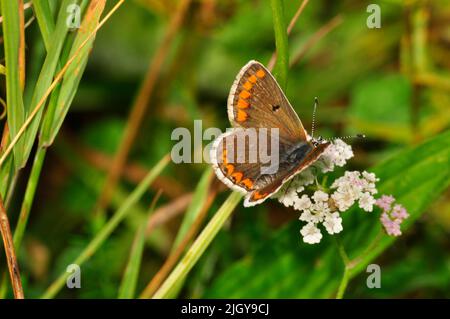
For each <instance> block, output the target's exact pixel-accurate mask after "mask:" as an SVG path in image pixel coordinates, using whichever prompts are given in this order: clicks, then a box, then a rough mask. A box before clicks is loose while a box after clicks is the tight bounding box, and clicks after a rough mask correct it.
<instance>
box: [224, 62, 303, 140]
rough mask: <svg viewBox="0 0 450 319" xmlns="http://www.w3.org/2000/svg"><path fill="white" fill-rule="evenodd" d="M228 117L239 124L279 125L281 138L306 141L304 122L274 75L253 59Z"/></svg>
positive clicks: (242, 75) (235, 87) (235, 90)
mask: <svg viewBox="0 0 450 319" xmlns="http://www.w3.org/2000/svg"><path fill="white" fill-rule="evenodd" d="M228 117H229V119H230V122H231V123H232V124H233V125H234V126H235V127H244V128H260V127H268V128H270V127H277V128H279V130H280V140H281V142H283V141H284V140H287V141H291V142H292V141H299V140H304V141H306V132H305V129H304V128H303V125H302V123H301V121H300V119H299V117H298V116H297V113H295V111H294V109H293V108H292V106H291V105H290V103H289V101H288V100H287V98H286V96H285V95H284V93H283V91H282V90H281V88H280V86H279V85H278V83H277V82H276V80H275V78H274V77H273V76H272V74H271V73H270V72H269V70H267V69H266V68H265V67H264V66H263V65H262V64H261V63H259V62H257V61H250V62H249V63H247V64H246V65H245V66H244V67H243V68H242V69H241V71H240V72H239V74H238V76H237V77H236V80H235V81H234V83H233V86H232V88H231V91H230V95H229V98H228Z"/></svg>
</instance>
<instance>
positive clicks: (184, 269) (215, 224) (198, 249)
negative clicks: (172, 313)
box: [153, 192, 242, 299]
mask: <svg viewBox="0 0 450 319" xmlns="http://www.w3.org/2000/svg"><path fill="white" fill-rule="evenodd" d="M241 199H242V195H241V194H239V193H237V192H233V193H231V194H230V196H228V198H227V199H226V200H225V202H224V203H223V204H222V206H221V207H220V208H219V210H218V211H217V212H216V214H215V215H214V216H213V218H212V219H211V220H210V221H209V223H208V224H207V225H206V227H205V228H204V229H203V231H202V232H201V233H200V235H199V236H198V237H197V239H196V240H195V241H194V243H193V244H192V246H191V248H189V250H188V252H187V253H186V254H185V255H184V256H183V258H182V259H181V260H180V262H179V263H178V265H177V266H176V267H175V269H174V270H173V271H172V273H171V274H170V275H169V277H167V279H166V281H164V283H163V284H162V285H161V287H160V288H159V289H158V291H156V293H155V294H154V296H153V298H155V299H161V298H171V297H173V296H174V295H175V294H176V292H177V291H178V283H179V282H180V281H183V280H184V279H185V278H186V275H187V274H188V273H189V271H190V270H191V269H192V267H194V266H195V264H196V263H197V261H198V260H199V259H200V257H201V256H202V255H203V253H204V252H205V250H206V248H208V246H209V244H211V242H212V240H213V239H214V238H215V237H216V235H217V233H218V232H219V230H220V229H221V228H222V226H223V224H224V223H225V222H226V221H227V220H228V218H229V217H230V215H231V213H232V212H233V211H234V209H235V207H236V206H237V204H238V203H239V202H240V201H241Z"/></svg>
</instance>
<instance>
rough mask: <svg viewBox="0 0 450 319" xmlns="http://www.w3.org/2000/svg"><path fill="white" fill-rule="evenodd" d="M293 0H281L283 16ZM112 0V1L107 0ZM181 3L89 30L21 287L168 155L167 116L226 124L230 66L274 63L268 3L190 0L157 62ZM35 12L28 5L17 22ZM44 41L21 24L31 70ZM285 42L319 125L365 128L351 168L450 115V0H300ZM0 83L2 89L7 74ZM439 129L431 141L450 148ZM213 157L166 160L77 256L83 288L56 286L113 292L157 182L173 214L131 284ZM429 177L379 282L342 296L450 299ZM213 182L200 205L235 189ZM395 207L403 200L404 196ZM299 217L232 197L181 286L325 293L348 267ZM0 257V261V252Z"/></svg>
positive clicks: (165, 250)
mask: <svg viewBox="0 0 450 319" xmlns="http://www.w3.org/2000/svg"><path fill="white" fill-rule="evenodd" d="M301 2H302V1H297V0H286V1H284V5H285V16H286V19H287V21H289V20H290V19H291V17H292V16H293V15H294V14H295V12H296V11H297V9H298V8H299V6H300V4H301ZM370 3H377V4H378V5H379V6H380V8H381V28H379V29H377V28H375V29H369V28H368V27H367V25H366V20H367V18H368V17H369V15H370V14H371V13H368V12H367V11H366V8H367V6H368V5H369V4H370ZM113 4H114V3H112V2H111V3H108V4H107V6H106V9H105V11H108V9H110V8H111V7H112V6H113ZM178 4H179V1H175V0H165V1H159V0H128V1H126V2H125V4H124V5H123V6H122V7H121V8H120V9H119V10H118V11H117V13H115V14H114V15H113V16H112V17H111V19H110V20H108V21H107V23H106V24H105V26H104V27H103V28H102V29H100V31H99V32H98V35H97V37H96V39H95V42H94V46H93V49H92V50H91V52H90V55H89V60H88V64H87V67H86V70H85V73H84V75H83V78H82V80H81V83H80V85H79V88H78V91H77V92H76V95H75V99H74V101H73V103H72V105H71V108H70V111H69V114H68V116H67V118H66V120H65V122H64V124H63V127H62V129H61V131H60V133H59V134H58V136H57V138H56V141H55V143H54V144H53V145H52V147H50V148H49V151H48V154H47V156H46V158H45V162H44V166H43V169H42V173H41V177H40V180H39V184H38V186H37V192H36V196H35V199H34V203H33V206H32V210H31V216H30V220H29V225H28V227H27V230H26V232H25V236H24V242H23V245H22V249H21V250H20V251H19V252H18V258H19V263H20V266H21V272H22V280H23V284H24V291H25V293H26V296H27V297H39V296H40V295H41V294H42V293H43V292H44V291H45V289H46V288H47V287H48V285H49V284H50V283H51V282H52V281H53V280H54V279H55V278H56V277H57V275H58V274H60V273H61V272H64V270H65V268H66V267H67V265H68V264H70V263H71V261H72V260H73V259H74V258H75V257H76V256H77V255H78V254H79V253H80V251H81V250H82V249H83V248H84V247H85V246H86V245H87V244H88V243H89V242H90V241H91V239H92V237H93V236H94V235H95V234H96V233H98V231H99V229H101V228H102V227H103V225H104V223H105V221H106V220H107V219H108V218H109V216H111V214H112V213H113V212H114V211H115V209H116V208H117V207H118V206H119V205H120V204H121V203H122V202H123V201H124V198H126V196H127V195H128V194H129V193H130V192H131V191H132V190H133V189H134V187H135V186H136V185H137V184H138V183H139V181H140V180H142V178H143V177H144V175H145V174H146V172H147V171H148V170H149V169H151V168H152V167H153V165H155V163H157V162H158V161H159V160H160V159H161V158H162V157H163V156H164V155H165V154H167V153H169V152H170V150H171V148H172V146H173V145H174V144H175V142H174V141H172V140H171V138H170V136H171V132H172V130H173V129H174V128H177V127H187V128H189V129H190V130H193V124H194V120H195V119H202V120H203V128H207V127H219V128H221V129H222V130H224V129H225V128H227V127H229V126H230V125H229V122H228V119H227V112H226V100H227V95H228V92H229V89H230V86H231V83H232V82H233V80H234V78H235V76H236V74H237V72H238V71H239V69H240V68H241V67H242V66H243V65H244V64H245V63H247V62H248V61H249V60H251V59H255V60H259V61H261V62H262V63H264V64H267V63H268V61H269V60H270V57H271V55H272V53H273V52H274V49H275V41H274V31H273V22H272V11H271V7H270V2H269V1H268V0H259V1H258V0H195V1H192V2H191V3H190V4H189V5H188V8H187V9H186V13H185V17H184V19H183V21H182V23H181V25H180V26H179V28H175V30H174V35H173V37H172V38H171V39H170V40H169V43H168V44H167V50H166V52H164V54H163V55H162V57H161V58H160V59H159V61H157V62H154V60H155V55H156V56H157V55H158V52H159V51H158V50H161V46H164V45H165V42H164V41H165V39H167V32H168V31H167V30H168V29H169V28H171V25H173V23H174V22H173V20H174V16H176V15H177V5H178ZM32 11H33V10H32V9H29V10H27V11H26V19H27V20H28V19H31V17H32V16H33V12H32ZM71 32H76V31H71ZM43 50H44V47H43V42H42V38H41V35H40V31H39V28H38V25H37V23H36V22H35V21H34V22H31V24H30V25H29V26H28V27H27V29H26V57H27V69H29V70H32V69H33V68H34V67H38V66H39V65H40V63H41V62H40V57H41V56H42V52H43ZM289 52H290V61H291V62H292V63H293V65H292V67H291V68H290V71H289V75H288V86H287V90H286V95H287V97H288V98H289V100H290V102H291V103H292V105H293V106H294V108H295V109H296V111H297V113H298V114H299V116H300V118H301V119H302V122H303V124H304V126H305V128H306V129H307V130H309V128H310V127H311V117H312V105H313V102H314V97H315V96H317V97H318V98H319V101H320V107H319V109H318V114H317V126H318V128H317V130H318V132H319V134H320V135H322V136H325V137H331V136H339V135H348V134H355V133H359V132H362V133H364V134H365V135H366V136H367V138H366V139H365V140H355V141H352V142H351V144H352V146H353V149H354V152H355V157H354V158H353V159H352V160H351V161H350V164H349V166H348V167H347V168H346V169H349V170H352V169H368V168H370V167H372V166H374V165H377V164H378V163H379V162H382V161H386V160H389V159H390V158H391V157H393V156H396V154H399V153H400V152H402V151H403V150H404V149H409V148H411V147H414V146H415V145H421V144H422V143H423V142H425V141H427V140H429V139H432V138H433V137H435V136H437V135H439V134H443V132H445V131H446V130H448V128H449V127H450V59H449V56H450V6H449V3H448V1H446V0H436V1H413V0H411V1H406V0H405V1H400V0H390V1H358V0H343V1H331V0H329V1H325V0H323V1H316V0H314V1H309V3H308V4H307V5H306V7H305V8H304V11H303V12H302V14H301V16H300V18H299V20H298V22H297V24H296V26H295V28H294V29H293V31H292V33H291V35H290V36H289ZM151 63H157V64H158V65H160V67H161V72H159V73H158V74H157V76H156V79H155V87H154V90H153V92H152V94H151V96H150V99H149V101H148V102H147V103H145V104H146V111H145V116H143V117H142V125H141V126H140V128H139V130H138V133H137V135H136V138H135V139H133V142H132V147H131V152H130V154H129V156H128V160H127V163H126V165H125V167H124V170H123V176H122V178H121V179H120V182H119V183H118V186H117V188H116V190H115V191H114V192H113V194H112V196H111V204H110V205H108V207H107V208H106V209H105V210H104V211H103V213H101V214H98V213H96V212H95V207H96V204H98V199H99V197H100V194H101V192H102V189H103V184H104V181H105V176H106V174H107V172H108V169H109V168H110V167H111V163H112V162H113V158H114V156H115V154H116V152H117V150H118V146H119V144H120V142H121V139H122V136H123V132H124V130H125V127H126V126H127V121H128V116H129V114H130V110H131V107H132V105H133V102H134V101H135V99H136V96H137V95H138V92H139V88H140V87H141V86H142V85H143V84H142V83H143V79H145V78H146V77H147V76H148V74H147V72H148V68H149V65H151ZM36 65H37V66H36ZM2 81H3V80H2ZM1 94H2V96H3V97H4V95H5V84H4V81H3V82H2V91H1ZM3 124H4V119H3V120H2V121H1V122H0V126H3ZM444 134H445V133H444ZM445 136H447V137H446V138H444V139H442V141H443V142H442V145H441V146H440V147H441V148H447V149H450V139H449V138H448V134H446V135H445ZM207 143H208V142H207V141H206V142H205V144H207ZM414 154H415V153H414V152H412V153H410V156H414ZM29 162H31V161H29ZM447 164H448V162H447ZM207 167H208V164H206V163H204V164H173V163H170V164H169V165H168V166H167V168H166V169H165V170H164V171H163V173H162V174H160V175H159V176H158V177H157V179H156V180H155V182H154V183H153V184H152V186H151V188H150V190H149V191H148V192H147V193H146V194H145V195H144V197H143V199H142V200H141V201H140V202H139V204H138V205H137V206H135V207H133V208H132V211H131V212H130V213H129V215H128V216H127V218H126V220H125V221H124V223H122V224H121V225H120V226H119V227H118V228H117V229H116V230H115V231H114V233H113V234H112V235H111V236H110V237H109V238H108V239H107V240H106V241H105V242H104V244H103V246H102V247H101V248H100V249H99V250H98V251H97V252H96V253H95V254H94V255H93V256H92V258H91V259H90V260H88V261H87V262H86V263H85V264H84V265H83V266H82V267H81V269H82V277H81V278H82V279H81V281H82V283H81V285H82V288H81V289H67V288H63V289H62V290H61V292H60V293H59V294H58V297H67V298H116V297H117V296H118V289H119V286H120V283H121V281H122V277H123V273H124V270H125V267H126V265H127V262H128V259H129V255H130V247H131V246H132V243H133V238H134V237H135V234H136V231H137V228H138V227H139V225H143V224H144V223H145V221H146V213H147V211H148V209H149V207H150V205H151V203H152V201H153V200H154V198H155V196H157V195H156V194H157V193H158V192H160V197H159V199H158V200H157V202H156V205H155V207H156V208H155V210H156V211H158V210H159V211H160V212H161V210H163V212H164V214H166V215H170V216H171V214H173V215H175V216H173V217H170V218H168V220H167V221H163V222H161V223H160V224H158V225H157V227H154V228H152V229H151V230H150V231H148V232H147V236H146V238H145V247H144V251H143V255H142V260H141V262H140V272H139V275H138V281H137V289H136V292H137V294H139V292H141V291H142V289H144V288H145V286H146V285H147V283H148V282H149V281H150V279H151V278H152V277H153V276H154V275H155V273H156V272H157V271H158V270H159V269H160V267H161V265H162V264H163V263H164V261H165V260H166V258H167V257H168V255H169V253H170V252H171V251H173V242H174V239H175V238H176V237H177V233H178V229H179V227H180V224H181V222H182V220H183V213H184V212H185V211H186V209H187V208H188V205H191V210H192V206H194V205H195V203H196V201H197V200H199V199H198V198H195V199H194V201H192V192H193V191H194V190H195V189H196V187H197V185H198V184H199V182H200V180H201V177H202V175H203V176H204V177H203V178H204V179H206V177H205V176H207V173H205V175H204V172H205V169H207ZM447 167H448V166H447ZM29 173H30V163H29V164H28V166H26V167H25V168H24V169H23V170H22V171H21V173H20V175H19V178H18V181H17V185H16V188H15V192H14V195H13V197H12V199H11V204H10V208H9V211H8V213H9V216H10V219H11V224H12V225H15V224H16V221H17V218H18V212H19V210H20V205H21V202H22V197H23V194H24V191H25V187H26V185H27V176H28V175H29ZM339 173H342V170H341V171H338V172H337V173H336V174H339ZM392 174H393V175H396V174H399V175H398V176H397V177H398V178H399V180H401V178H402V176H401V174H402V173H401V172H398V173H396V172H395V171H394V172H392ZM418 182H419V181H418ZM439 185H440V188H439V192H437V191H436V193H433V196H432V197H429V202H427V203H426V205H425V204H423V207H422V208H421V211H420V215H417V219H416V220H415V222H414V223H413V224H412V226H411V227H409V229H408V230H407V231H405V232H404V234H403V235H402V236H401V237H400V238H398V239H397V240H396V241H395V242H394V243H393V245H391V246H390V247H389V248H387V247H386V249H385V250H384V252H383V253H382V254H380V255H379V256H378V257H377V258H376V259H375V261H374V263H377V264H379V265H380V266H381V269H382V287H381V288H380V289H369V288H367V286H366V278H367V274H366V273H365V271H362V272H361V273H360V274H358V275H357V276H356V277H355V278H354V279H353V280H352V281H351V282H350V285H349V287H348V289H347V292H346V297H348V298H379V297H387V298H408V297H412V298H418V297H423V298H435V297H440V298H448V297H450V255H449V253H448V252H449V249H450V237H449V234H450V201H449V197H450V192H449V190H448V182H447V181H445V180H442V181H440V182H439ZM418 186H419V185H418ZM211 188H214V189H215V190H216V192H217V196H214V199H213V201H212V203H211V207H210V209H209V210H208V215H207V218H209V217H210V216H212V215H213V214H214V212H216V211H217V209H218V208H219V207H220V205H221V204H222V203H223V201H224V200H225V198H226V197H227V196H228V194H229V191H228V190H224V188H223V187H221V186H219V184H218V183H215V182H213V184H212V186H211ZM200 195H202V194H200ZM427 196H428V195H427ZM430 196H431V195H430ZM201 202H202V203H203V202H204V198H202V199H201ZM402 204H404V205H406V206H407V208H409V207H408V203H402ZM164 209H166V211H164ZM164 214H163V215H164ZM348 214H361V213H360V212H349V213H348ZM297 218H298V216H297V213H296V212H294V211H293V210H291V209H287V208H285V207H283V206H282V205H281V204H279V203H278V202H276V201H268V202H266V203H265V204H263V205H260V206H257V207H254V208H248V209H247V208H244V207H242V204H239V205H238V207H237V208H236V210H235V212H234V214H233V216H232V218H231V220H229V222H227V224H226V227H225V229H224V230H223V231H221V232H220V233H219V234H218V236H217V237H216V238H215V239H214V241H213V242H212V244H211V247H209V248H208V249H207V250H206V253H205V254H204V255H203V256H202V258H201V259H200V260H199V262H198V263H197V265H196V266H195V267H194V268H193V270H192V271H191V272H190V274H189V275H188V277H187V279H186V282H185V283H184V285H183V287H182V288H180V292H179V296H180V297H188V298H198V297H274V298H278V297H284V298H292V297H294V298H295V297H307V298H315V297H333V294H334V292H335V285H334V283H332V281H333V280H334V281H338V280H339V278H340V277H341V276H342V266H341V265H340V264H339V260H338V259H327V258H328V257H326V255H327V254H328V255H329V254H331V252H330V251H331V250H335V248H333V247H332V246H333V243H332V240H330V239H329V238H327V239H325V240H323V241H322V243H320V244H319V245H317V246H315V247H311V246H308V245H307V244H304V243H302V241H301V236H300V234H299V229H300V226H301V224H300V222H299V221H298V220H297ZM371 223H378V221H377V219H376V217H371ZM354 228H358V224H357V223H355V222H353V223H350V222H349V223H345V222H344V233H346V232H348V233H349V237H350V238H353V240H354V241H357V240H358V238H359V237H358V236H357V235H355V236H354V237H353V236H351V235H352V232H353V231H354V230H355V229H354ZM325 237H327V236H325ZM328 237H329V236H328ZM350 241H352V239H350ZM329 248H332V249H329ZM0 260H1V261H2V262H1V264H0V269H2V271H4V270H6V263H5V262H4V254H3V253H2V257H1V259H0ZM332 261H333V262H332ZM326 262H328V263H331V264H330V266H329V267H328V268H327V270H326V271H325V270H323V269H322V268H320V267H319V268H318V269H315V268H314V267H315V265H321V263H326ZM333 263H334V264H333ZM5 278H6V279H5ZM330 278H333V280H331V279H330ZM3 279H4V280H8V278H7V277H3ZM327 287H328V288H327ZM8 296H11V292H9V295H8Z"/></svg>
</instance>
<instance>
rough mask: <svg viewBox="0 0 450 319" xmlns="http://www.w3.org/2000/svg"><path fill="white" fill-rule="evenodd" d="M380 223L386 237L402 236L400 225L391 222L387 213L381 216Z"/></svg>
mask: <svg viewBox="0 0 450 319" xmlns="http://www.w3.org/2000/svg"><path fill="white" fill-rule="evenodd" d="M380 221H381V224H382V225H383V227H384V230H385V231H386V233H387V234H388V235H390V236H400V235H401V234H402V232H401V230H400V223H398V222H395V221H393V220H391V219H390V218H389V216H388V214H387V213H383V214H381V217H380Z"/></svg>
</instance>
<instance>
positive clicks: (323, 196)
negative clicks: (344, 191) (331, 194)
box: [313, 191, 328, 203]
mask: <svg viewBox="0 0 450 319" xmlns="http://www.w3.org/2000/svg"><path fill="white" fill-rule="evenodd" d="M313 199H314V201H315V202H316V203H318V202H326V201H328V194H327V193H325V192H322V191H316V192H315V193H314V195H313Z"/></svg>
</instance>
